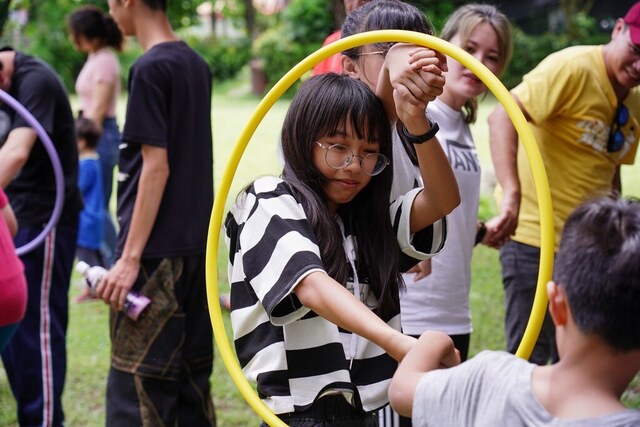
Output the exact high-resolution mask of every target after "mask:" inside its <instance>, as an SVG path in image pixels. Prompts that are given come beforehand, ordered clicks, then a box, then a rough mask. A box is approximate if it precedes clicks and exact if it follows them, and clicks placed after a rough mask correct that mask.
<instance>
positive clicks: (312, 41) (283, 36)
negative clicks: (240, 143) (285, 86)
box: [253, 0, 334, 94]
mask: <svg viewBox="0 0 640 427" xmlns="http://www.w3.org/2000/svg"><path fill="white" fill-rule="evenodd" d="M333 27H334V23H333V11H332V9H331V3H330V2H328V1H326V0H292V2H291V3H290V4H289V6H288V7H287V8H286V9H285V10H284V11H283V12H282V16H281V20H280V21H279V22H277V23H275V25H273V26H271V27H270V28H269V29H267V30H266V31H264V32H263V33H262V34H261V35H260V36H259V37H258V38H257V39H256V40H255V43H254V46H253V55H254V57H255V58H257V59H259V60H260V63H261V65H262V66H263V69H264V72H265V74H266V77H267V86H268V88H270V87H272V86H273V85H274V84H275V83H276V82H277V81H278V80H279V79H280V77H282V76H283V75H285V74H286V73H287V71H289V70H290V69H291V68H292V67H293V66H294V65H296V64H297V63H298V62H300V61H301V60H302V59H304V58H305V57H306V56H308V55H309V54H311V53H313V52H314V51H316V50H317V49H319V48H320V47H321V46H322V42H323V41H324V39H325V37H326V36H327V35H329V34H330V33H332V32H333V31H334V28H333ZM298 85H299V83H297V84H296V85H294V86H293V87H292V89H290V90H289V91H288V93H289V94H291V93H292V92H293V91H294V90H295V89H296V88H297V86H298Z"/></svg>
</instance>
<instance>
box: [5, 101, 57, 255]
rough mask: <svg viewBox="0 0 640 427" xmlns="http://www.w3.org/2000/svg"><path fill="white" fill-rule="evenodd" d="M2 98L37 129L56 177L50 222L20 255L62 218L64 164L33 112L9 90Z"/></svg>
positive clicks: (34, 244) (20, 250)
mask: <svg viewBox="0 0 640 427" xmlns="http://www.w3.org/2000/svg"><path fill="white" fill-rule="evenodd" d="M0 99H2V101H4V102H5V103H6V104H7V105H9V106H10V107H11V108H13V109H14V110H15V111H16V112H17V113H18V114H20V116H22V118H23V119H25V120H26V122H27V123H29V125H30V126H31V127H32V128H33V129H34V130H35V131H36V133H37V134H38V137H39V138H40V141H42V144H43V145H44V148H45V150H47V154H49V158H50V159H51V166H53V174H54V176H55V179H56V200H55V203H54V205H53V212H51V218H49V222H47V225H45V227H44V228H43V229H42V231H41V232H40V234H38V235H37V236H36V237H35V238H34V239H33V240H32V241H30V242H29V243H27V244H24V245H22V246H20V247H19V248H16V253H17V254H18V255H24V254H26V253H27V252H31V251H32V250H33V249H35V248H36V247H38V245H40V244H41V243H42V241H43V240H44V238H45V237H47V234H49V232H50V231H51V229H52V228H53V226H54V225H56V224H57V223H58V220H59V219H60V214H61V213H62V204H63V202H64V175H63V174H62V165H61V164H60V157H58V153H57V152H56V148H55V146H54V145H53V142H51V138H49V135H48V134H47V132H46V131H45V130H44V128H43V127H42V125H40V123H38V121H37V120H36V118H35V117H33V114H31V113H30V112H29V111H28V110H27V109H26V108H24V107H23V106H22V104H20V103H19V102H18V101H16V99H15V98H13V97H12V96H11V95H9V94H8V93H7V92H5V91H3V90H2V89H0Z"/></svg>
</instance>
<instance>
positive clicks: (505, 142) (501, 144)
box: [487, 95, 530, 247]
mask: <svg viewBox="0 0 640 427" xmlns="http://www.w3.org/2000/svg"><path fill="white" fill-rule="evenodd" d="M513 97H514V100H515V101H516V103H517V104H518V106H519V107H520V110H521V111H522V112H523V114H524V115H525V118H526V119H527V120H530V117H529V115H528V114H527V112H526V111H525V110H524V108H523V107H522V104H520V101H519V100H518V98H517V97H516V96H515V95H513ZM489 142H490V146H491V158H492V160H493V166H494V168H495V172H496V178H497V180H498V183H499V184H500V186H501V187H502V192H503V196H502V202H501V204H500V214H499V215H498V216H497V217H495V218H492V219H491V220H489V221H487V227H488V228H490V229H491V230H490V231H491V233H490V235H491V240H490V241H489V242H488V244H489V245H490V246H494V247H500V246H502V244H504V243H505V242H506V241H507V240H509V238H510V236H512V235H513V234H514V233H515V231H516V227H517V226H518V212H519V210H520V195H521V194H520V180H519V178H518V133H517V132H516V129H515V127H514V126H513V123H512V122H511V119H510V118H509V116H508V114H507V112H506V110H505V109H504V107H503V106H502V105H498V106H497V107H496V108H495V109H494V110H493V112H491V114H490V115H489Z"/></svg>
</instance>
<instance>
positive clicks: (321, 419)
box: [260, 395, 378, 427]
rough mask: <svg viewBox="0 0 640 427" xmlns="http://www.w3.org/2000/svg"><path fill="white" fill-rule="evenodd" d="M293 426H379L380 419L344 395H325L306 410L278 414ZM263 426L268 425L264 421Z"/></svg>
mask: <svg viewBox="0 0 640 427" xmlns="http://www.w3.org/2000/svg"><path fill="white" fill-rule="evenodd" d="M278 418H280V419H281V420H282V421H284V422H285V423H286V424H287V425H288V426H290V427H292V426H295V427H377V425H378V419H377V416H376V415H375V414H373V413H368V412H364V411H363V410H361V409H358V408H356V407H355V406H353V405H351V404H349V402H347V400H346V399H345V398H344V396H342V395H332V396H325V397H322V398H320V399H318V400H316V401H315V402H314V403H313V405H311V407H310V408H309V409H307V410H305V411H298V412H292V413H289V414H280V415H278ZM260 426H261V427H268V426H267V424H266V423H265V422H263V423H262V424H261V425H260Z"/></svg>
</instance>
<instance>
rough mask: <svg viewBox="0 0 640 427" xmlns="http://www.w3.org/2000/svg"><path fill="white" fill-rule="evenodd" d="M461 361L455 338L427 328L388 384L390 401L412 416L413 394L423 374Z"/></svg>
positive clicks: (399, 409) (398, 409)
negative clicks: (453, 339)
mask: <svg viewBox="0 0 640 427" xmlns="http://www.w3.org/2000/svg"><path fill="white" fill-rule="evenodd" d="M458 364H460V353H459V352H458V350H456V349H455V347H454V346H453V341H452V340H451V338H449V336H447V335H446V334H444V333H442V332H436V331H427V332H425V333H424V334H422V336H420V339H419V340H418V342H417V343H416V345H415V346H413V348H412V349H411V350H410V351H409V352H408V353H407V355H406V356H405V358H404V359H403V360H402V362H401V363H400V365H399V366H398V369H397V370H396V373H395V374H394V375H393V379H392V380H391V385H390V386H389V402H390V403H391V406H392V407H393V409H395V411H396V412H397V413H398V414H400V415H402V416H405V417H411V410H412V408H413V398H414V395H415V391H416V388H417V387H418V383H419V382H420V380H421V379H422V378H423V377H424V375H425V374H426V373H427V372H429V371H433V370H435V369H440V368H449V367H451V366H455V365H458Z"/></svg>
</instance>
